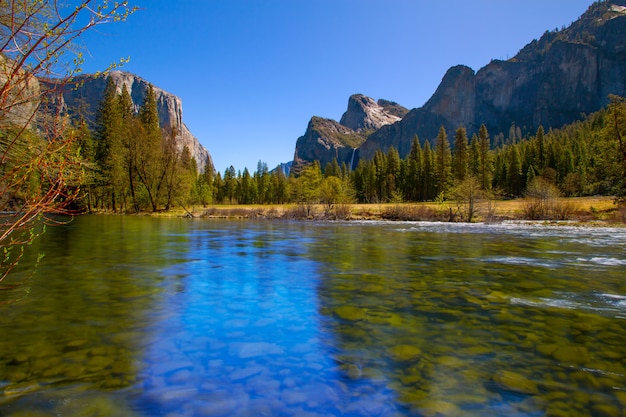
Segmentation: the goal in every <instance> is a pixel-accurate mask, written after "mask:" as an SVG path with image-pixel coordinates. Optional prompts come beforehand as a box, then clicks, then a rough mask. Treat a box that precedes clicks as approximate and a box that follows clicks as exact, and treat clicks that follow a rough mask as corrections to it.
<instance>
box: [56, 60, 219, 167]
mask: <svg viewBox="0 0 626 417" xmlns="http://www.w3.org/2000/svg"><path fill="white" fill-rule="evenodd" d="M107 77H110V78H112V79H113V81H114V82H115V85H116V87H117V91H118V93H119V92H121V91H122V88H123V87H124V86H126V88H127V89H128V92H129V94H130V97H131V99H132V100H133V105H134V107H135V110H136V111H137V110H139V108H140V107H141V105H142V104H143V100H144V97H145V95H146V92H147V91H148V86H149V85H150V83H149V82H148V81H146V80H144V79H143V78H140V77H138V76H136V75H134V74H131V73H128V72H123V71H111V72H110V73H109V75H108V76H107ZM107 77H96V76H93V75H81V76H79V77H76V78H75V79H74V82H73V83H72V85H68V86H67V87H66V88H64V89H63V91H62V103H61V104H62V106H64V107H65V109H66V110H67V111H68V112H69V113H70V114H74V113H77V112H79V111H80V112H83V114H85V115H86V116H87V120H88V121H89V122H90V123H91V124H92V126H93V124H95V118H96V114H97V111H98V107H99V106H100V102H101V101H102V97H103V95H104V90H105V88H106V85H107V79H108V78H107ZM74 86H75V87H74ZM153 89H154V93H155V95H156V100H157V109H158V112H159V118H160V123H161V127H162V128H164V129H165V130H170V129H174V130H175V131H176V140H177V143H178V146H179V148H180V149H182V148H183V147H184V146H188V147H189V150H190V151H191V155H192V156H193V157H194V158H195V159H196V162H197V163H198V169H200V170H201V171H204V170H205V169H213V161H212V160H211V155H210V154H209V152H208V151H207V150H206V149H205V148H204V146H202V145H201V144H200V142H199V141H198V139H197V138H196V137H195V136H194V135H193V134H192V133H191V132H190V131H189V129H188V128H187V126H186V125H185V123H184V122H183V105H182V101H181V99H180V98H179V97H176V96H175V95H173V94H170V93H168V92H166V91H164V90H162V89H160V88H158V87H155V86H153Z"/></svg>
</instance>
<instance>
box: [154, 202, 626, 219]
mask: <svg viewBox="0 0 626 417" xmlns="http://www.w3.org/2000/svg"><path fill="white" fill-rule="evenodd" d="M532 204H533V201H531V200H528V199H515V200H490V201H482V202H479V203H477V204H476V205H475V207H474V208H473V212H472V221H473V222H497V221H510V220H542V221H543V220H548V221H573V222H579V223H583V224H585V225H605V224H611V225H617V224H626V208H624V207H620V208H618V207H617V206H616V205H615V204H614V199H613V198H612V197H576V198H562V199H559V200H558V201H557V202H555V203H554V204H553V205H552V206H551V209H550V210H549V211H548V212H546V213H545V215H544V216H541V215H539V216H537V213H535V212H533V211H532V210H531V208H532V207H531V206H532ZM468 211H469V207H468V206H467V205H463V204H460V205H459V204H457V203H455V202H452V201H447V202H443V203H433V202H429V203H384V204H336V205H332V206H328V205H322V204H311V205H303V204H273V205H211V206H206V207H203V206H196V207H192V208H188V209H187V210H183V209H176V210H171V211H168V212H163V213H158V214H156V215H157V216H186V217H194V218H208V219H286V220H397V221H455V222H459V221H467V218H468Z"/></svg>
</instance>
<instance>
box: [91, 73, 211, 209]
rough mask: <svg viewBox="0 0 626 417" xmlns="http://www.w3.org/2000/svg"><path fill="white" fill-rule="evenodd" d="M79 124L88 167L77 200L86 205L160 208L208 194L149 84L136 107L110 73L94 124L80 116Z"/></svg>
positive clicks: (95, 206) (203, 197) (205, 196)
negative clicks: (164, 126) (166, 125)
mask: <svg viewBox="0 0 626 417" xmlns="http://www.w3.org/2000/svg"><path fill="white" fill-rule="evenodd" d="M79 125H80V126H81V131H82V132H83V133H82V134H81V135H80V138H81V139H80V143H79V146H80V153H81V156H82V158H83V159H84V160H85V165H86V166H87V167H88V169H87V170H86V172H87V175H86V178H85V181H84V183H83V187H82V188H83V191H85V194H84V198H82V199H81V200H80V202H81V204H83V206H84V208H87V209H89V210H92V209H97V210H109V211H124V212H139V211H159V210H168V209H170V208H171V207H174V206H185V205H187V204H190V203H191V202H192V200H194V199H195V200H197V201H201V200H204V201H208V200H210V197H209V194H208V193H209V191H208V189H209V186H208V185H207V184H205V183H204V180H205V178H204V176H201V175H199V172H198V168H197V163H196V161H195V159H193V158H192V156H191V152H190V150H189V149H188V148H187V147H184V148H182V149H181V148H180V146H178V144H177V142H176V135H177V132H176V131H174V130H170V131H166V130H164V129H162V128H161V126H160V123H159V115H158V111H157V103H156V96H155V93H154V90H153V88H152V86H149V88H148V90H147V93H146V97H145V98H144V103H143V105H142V106H141V107H140V108H139V111H135V109H134V106H133V102H132V99H131V97H130V94H129V92H128V90H127V88H126V86H125V85H124V86H122V88H121V91H120V92H119V93H118V92H117V89H116V86H115V84H114V82H113V81H112V80H111V79H110V78H109V80H108V83H107V86H106V89H105V92H104V97H103V100H102V102H101V104H100V108H99V110H98V114H97V117H96V127H95V129H94V130H93V131H89V129H87V127H86V126H87V124H86V123H85V122H84V121H81V122H80V123H79Z"/></svg>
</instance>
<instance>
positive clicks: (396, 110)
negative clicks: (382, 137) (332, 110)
mask: <svg viewBox="0 0 626 417" xmlns="http://www.w3.org/2000/svg"><path fill="white" fill-rule="evenodd" d="M380 103H381V102H380V101H379V102H378V103H377V102H376V101H374V99H372V98H370V97H367V96H364V95H363V94H353V95H352V96H350V98H349V99H348V110H346V112H345V113H344V114H343V116H341V120H340V121H339V123H340V124H342V125H343V126H346V127H349V128H350V129H352V130H354V131H356V132H363V131H368V130H376V129H380V128H381V127H382V126H385V125H389V124H392V123H395V122H397V121H399V120H400V119H402V116H400V115H399V114H402V109H403V107H402V106H399V105H398V104H397V103H393V102H390V101H386V100H383V101H382V103H383V104H382V105H381V104H380ZM404 110H406V109H404Z"/></svg>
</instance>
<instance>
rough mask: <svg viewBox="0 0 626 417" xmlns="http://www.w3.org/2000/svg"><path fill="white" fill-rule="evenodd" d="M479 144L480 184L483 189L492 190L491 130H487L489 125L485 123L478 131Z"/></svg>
mask: <svg viewBox="0 0 626 417" xmlns="http://www.w3.org/2000/svg"><path fill="white" fill-rule="evenodd" d="M478 144H479V152H480V153H479V158H478V161H479V180H480V185H481V187H482V188H483V190H486V191H488V190H491V176H492V174H493V172H492V166H491V159H490V157H489V150H490V148H491V144H490V140H489V132H487V127H486V126H485V125H481V126H480V129H479V131H478Z"/></svg>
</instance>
